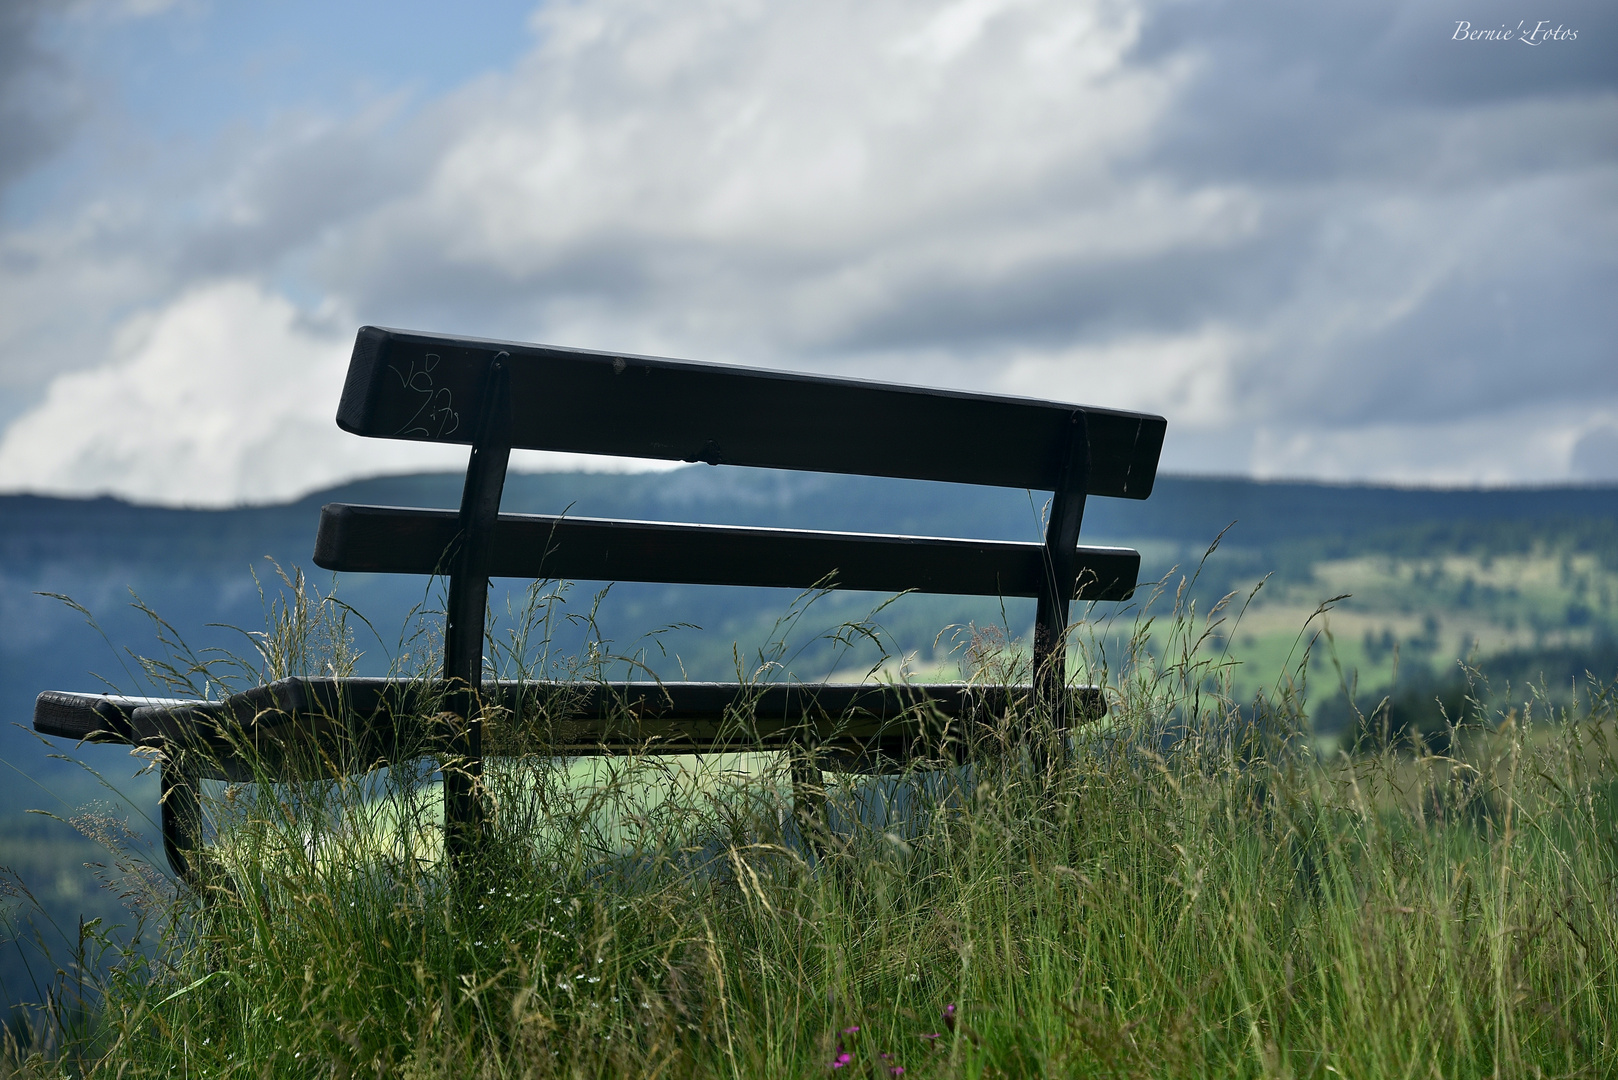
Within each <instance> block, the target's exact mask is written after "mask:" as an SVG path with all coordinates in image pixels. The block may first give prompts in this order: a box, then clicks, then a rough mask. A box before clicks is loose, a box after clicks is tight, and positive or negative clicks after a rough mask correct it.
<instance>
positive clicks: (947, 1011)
mask: <svg viewBox="0 0 1618 1080" xmlns="http://www.w3.org/2000/svg"><path fill="white" fill-rule="evenodd" d="M944 1027H945V1028H947V1029H948V1030H950V1031H954V1030H955V1006H954V1005H945V1006H944Z"/></svg>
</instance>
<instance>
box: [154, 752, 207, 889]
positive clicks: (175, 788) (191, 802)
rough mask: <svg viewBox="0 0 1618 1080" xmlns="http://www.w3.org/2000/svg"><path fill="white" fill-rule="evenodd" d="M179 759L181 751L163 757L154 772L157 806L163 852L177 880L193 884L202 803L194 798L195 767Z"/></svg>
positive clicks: (199, 846)
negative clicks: (156, 780) (156, 776)
mask: <svg viewBox="0 0 1618 1080" xmlns="http://www.w3.org/2000/svg"><path fill="white" fill-rule="evenodd" d="M183 762H184V752H183V751H181V752H179V753H178V754H176V755H174V756H172V757H169V758H167V759H165V760H164V762H163V765H162V768H161V769H160V770H159V773H158V777H159V789H160V792H161V794H160V797H159V800H158V805H159V807H160V808H161V814H162V822H163V854H164V855H165V856H167V857H168V860H169V867H170V868H171V869H173V871H174V873H175V874H176V875H177V876H178V877H179V878H180V880H182V881H184V882H185V883H186V884H188V885H192V886H195V885H196V884H197V874H198V871H199V870H200V869H201V865H202V804H201V803H200V802H199V801H198V799H197V788H198V786H199V784H200V783H201V780H200V778H199V777H198V776H197V773H196V770H195V769H192V768H188V767H186V766H185V765H184V764H183Z"/></svg>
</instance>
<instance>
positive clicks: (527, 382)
mask: <svg viewBox="0 0 1618 1080" xmlns="http://www.w3.org/2000/svg"><path fill="white" fill-rule="evenodd" d="M500 353H505V354H506V355H507V356H508V357H509V361H508V363H509V365H510V369H511V398H512V401H513V402H514V403H515V405H516V407H515V411H514V413H513V415H512V422H511V445H512V446H513V447H521V448H525V449H531V450H564V451H571V452H574V453H583V454H612V455H617V456H622V457H641V458H661V459H663V460H667V461H705V462H707V463H709V464H711V465H752V466H758V467H761V468H768V469H800V470H807V471H814V472H831V473H852V474H856V475H861V476H893V477H905V478H909V479H916V480H944V481H953V482H956V483H965V484H987V485H993V486H999V487H1016V488H1033V489H1037V490H1043V491H1053V490H1055V489H1056V488H1057V486H1058V485H1059V483H1060V482H1061V472H1062V468H1063V466H1064V464H1065V461H1066V448H1065V439H1066V438H1067V435H1068V429H1069V426H1070V424H1071V420H1072V416H1073V414H1074V412H1075V411H1079V410H1081V407H1080V406H1075V405H1066V404H1059V403H1056V402H1050V401H1037V400H1033V399H1030V398H1018V397H1008V396H1002V395H993V394H969V393H962V392H958V391H950V390H932V389H926V388H921V387H909V386H893V385H886V384H883V383H876V382H867V381H863V380H858V379H835V378H826V377H821V376H812V375H797V374H791V373H787V372H779V371H765V370H758V369H753V368H741V367H729V366H725V365H721V364H705V363H694V362H692V361H687V360H663V359H656V358H653V357H645V356H629V355H624V354H619V353H601V352H587V351H584V350H582V349H562V348H556V347H554V346H547V345H523V344H519V343H516V342H506V341H485V340H482V339H479V338H458V337H440V336H436V335H430V334H418V333H412V332H409V331H405V330H383V329H379V328H377V327H373V326H367V327H365V328H363V329H361V330H360V332H359V336H358V339H357V340H356V341H355V343H354V355H353V360H352V361H351V363H350V365H349V369H348V381H347V382H346V383H345V385H344V387H343V398H342V404H341V405H340V406H339V407H338V410H337V423H338V426H340V427H341V428H343V430H345V431H350V432H353V433H354V434H356V435H366V436H370V437H373V438H384V439H411V440H418V441H426V442H447V443H463V444H469V443H471V442H472V437H473V422H472V421H473V413H474V411H475V409H476V407H477V403H478V401H479V395H480V394H481V392H482V388H483V384H484V381H485V379H486V378H487V374H488V370H489V362H490V360H491V359H492V358H493V357H494V356H496V355H498V354H500ZM1082 412H1083V413H1084V415H1085V417H1086V419H1087V423H1088V428H1089V442H1090V469H1089V477H1088V483H1087V484H1086V490H1087V492H1088V494H1091V495H1110V496H1115V497H1119V498H1127V499H1144V498H1146V497H1147V496H1149V495H1150V494H1151V493H1152V482H1153V479H1154V478H1155V477H1156V475H1157V459H1158V454H1159V452H1160V451H1161V450H1162V448H1163V433H1164V429H1165V427H1166V422H1165V421H1164V419H1163V418H1162V417H1160V416H1150V415H1147V414H1144V413H1132V412H1120V411H1118V410H1114V409H1097V408H1092V407H1090V406H1083V407H1082Z"/></svg>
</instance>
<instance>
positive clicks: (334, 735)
mask: <svg viewBox="0 0 1618 1080" xmlns="http://www.w3.org/2000/svg"><path fill="white" fill-rule="evenodd" d="M450 693H451V688H450V684H449V683H447V682H441V681H437V680H432V681H417V682H401V681H398V680H392V679H374V678H351V679H330V678H327V679H316V678H294V679H283V680H281V681H280V682H276V683H271V684H268V685H266V686H260V687H255V688H253V689H251V690H247V691H244V692H243V693H240V694H236V695H234V696H232V697H230V698H227V699H225V700H224V701H211V702H166V703H164V704H154V705H148V706H142V707H140V708H138V709H136V710H135V711H134V713H133V716H132V727H133V730H132V734H131V737H130V738H129V740H128V741H130V742H132V743H135V744H137V745H144V746H156V747H163V748H166V749H169V750H172V751H175V752H177V753H183V754H184V755H185V760H187V761H188V762H190V763H191V764H190V767H191V768H193V769H195V770H197V773H196V774H197V775H199V776H202V777H208V778H212V779H228V780H237V781H251V780H255V779H263V778H265V777H266V776H271V777H274V778H277V779H293V778H298V777H302V778H318V777H331V776H336V775H352V774H355V773H360V772H365V771H368V770H370V769H373V768H378V767H381V766H383V765H385V764H386V763H388V762H389V761H398V760H400V759H401V758H410V757H419V756H423V755H425V754H429V753H442V752H444V751H446V750H450V749H451V748H452V747H453V745H454V743H455V741H456V739H457V738H458V733H457V732H456V731H455V730H453V729H451V728H449V727H446V726H445V725H444V724H442V723H441V722H440V721H439V720H437V719H432V718H441V717H443V716H444V715H445V713H444V711H443V708H442V706H443V702H444V701H445V700H446V699H447V698H448V696H449V695H450ZM1032 693H1033V690H1032V688H1031V687H1028V686H981V685H973V684H968V683H926V684H898V685H892V686H872V685H849V684H842V683H831V684H812V683H810V684H806V683H786V684H768V685H745V684H738V683H693V682H669V683H657V682H602V683H566V684H543V683H525V682H513V681H500V682H486V683H484V684H483V685H482V686H481V687H480V688H479V699H480V707H481V708H482V709H483V710H484V712H485V714H486V715H492V716H495V717H498V718H499V720H500V722H502V723H509V722H511V719H512V718H513V717H516V718H521V725H520V726H521V728H522V730H525V731H527V732H528V733H529V734H530V735H531V736H532V737H534V738H535V739H536V740H537V741H538V742H539V743H540V744H541V745H543V746H544V747H545V748H547V749H548V750H549V751H550V752H552V753H554V754H557V755H559V756H582V755H590V754H598V753H625V752H631V751H639V750H646V749H648V748H653V749H655V750H660V751H662V752H666V753H695V752H710V751H714V750H721V749H731V750H747V749H759V748H777V749H785V748H787V747H789V746H791V745H796V744H804V745H809V746H815V747H819V748H821V749H822V750H824V751H825V752H826V753H828V754H831V755H839V756H841V757H842V758H843V759H845V760H846V759H848V758H850V757H859V756H866V757H869V756H871V755H880V756H882V757H884V758H886V759H887V760H889V761H890V762H902V761H904V760H906V759H907V758H910V757H912V756H913V755H914V754H915V753H918V752H920V753H936V752H938V751H939V747H940V742H939V740H940V739H941V738H943V739H946V741H948V740H950V739H952V740H953V743H952V745H960V744H962V741H963V740H967V739H968V738H969V737H970V738H981V737H982V736H983V735H984V734H985V733H986V732H987V731H990V730H993V729H994V728H995V725H996V723H997V722H998V721H999V720H1001V719H1002V718H1004V717H1005V716H1006V715H1007V714H1008V712H1011V711H1013V710H1020V709H1022V708H1024V707H1026V704H1027V702H1028V701H1029V700H1030V697H1031V695H1032ZM61 696H62V697H63V698H69V697H76V698H78V699H79V704H80V705H81V707H82V708H84V709H86V710H92V709H93V708H94V707H95V703H94V701H93V700H92V699H93V698H94V695H90V694H81V695H61ZM1070 697H1071V702H1070V705H1069V711H1070V712H1072V713H1076V714H1083V715H1090V716H1099V715H1102V714H1103V713H1105V711H1106V706H1105V702H1104V700H1103V699H1102V696H1101V691H1100V690H1099V688H1097V687H1074V688H1070ZM423 717H427V718H428V719H425V720H424V719H422V718H423ZM952 721H961V722H963V723H966V724H967V726H965V727H960V726H958V727H955V728H953V729H951V728H949V722H952ZM951 731H953V735H951V734H950V732H951ZM120 741H122V740H120ZM253 768H258V769H260V770H263V772H262V773H255V772H254V771H253Z"/></svg>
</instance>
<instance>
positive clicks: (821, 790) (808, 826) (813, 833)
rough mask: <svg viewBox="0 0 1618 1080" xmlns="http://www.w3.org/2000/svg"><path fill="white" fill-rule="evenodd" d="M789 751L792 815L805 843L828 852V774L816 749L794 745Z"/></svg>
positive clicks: (815, 849)
mask: <svg viewBox="0 0 1618 1080" xmlns="http://www.w3.org/2000/svg"><path fill="white" fill-rule="evenodd" d="M788 754H789V755H790V758H791V763H792V817H793V820H795V821H796V822H797V823H798V833H799V835H801V836H802V837H803V842H804V844H805V845H806V846H807V847H808V848H809V850H810V851H812V852H814V853H815V854H816V855H824V854H825V853H826V843H827V841H828V840H830V838H831V827H830V823H829V822H828V821H827V818H826V776H825V773H823V772H822V771H821V769H820V765H819V763H818V762H816V760H815V757H814V753H813V752H812V751H810V750H808V749H807V748H805V747H801V746H795V747H793V748H792V749H791V750H790V751H788Z"/></svg>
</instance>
